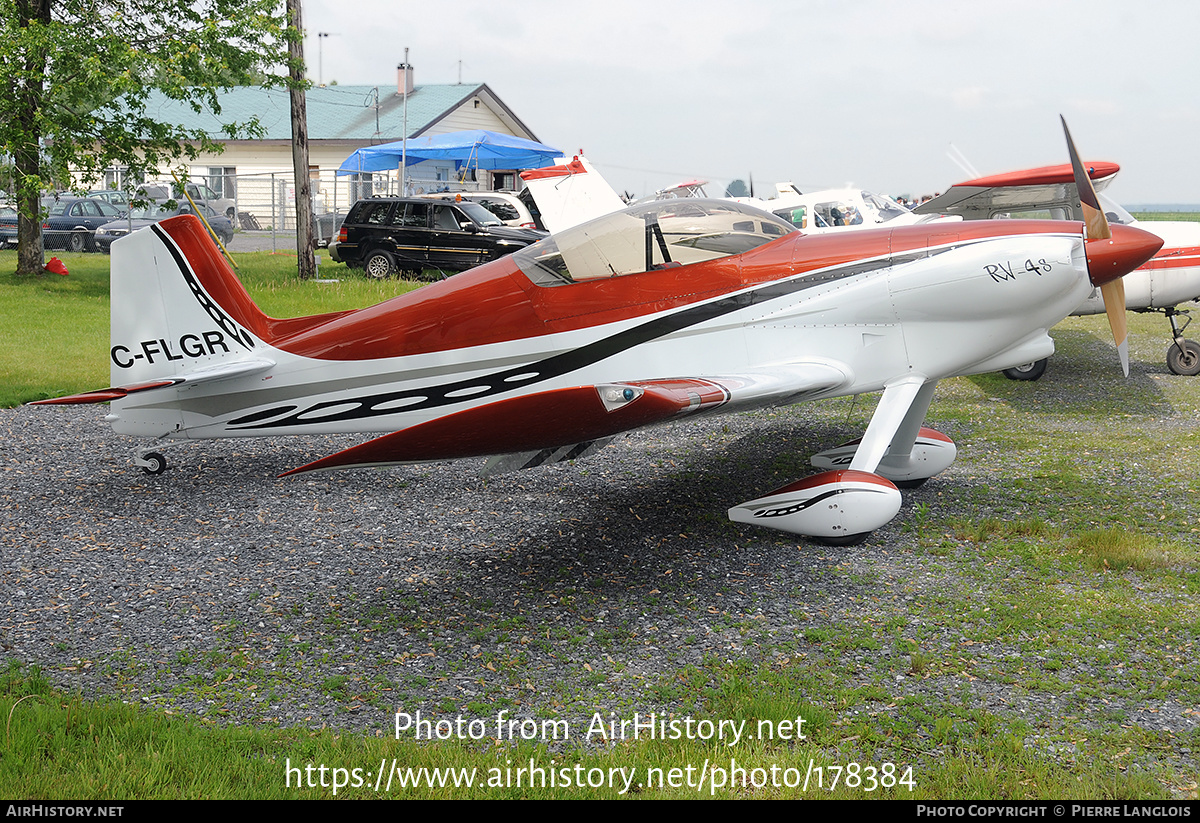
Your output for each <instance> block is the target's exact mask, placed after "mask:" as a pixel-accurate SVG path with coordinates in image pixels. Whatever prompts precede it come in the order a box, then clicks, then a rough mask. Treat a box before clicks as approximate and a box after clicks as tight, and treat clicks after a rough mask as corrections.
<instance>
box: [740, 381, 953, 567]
mask: <svg viewBox="0 0 1200 823" xmlns="http://www.w3.org/2000/svg"><path fill="white" fill-rule="evenodd" d="M934 386H935V383H934V382H933V381H928V382H927V381H925V380H924V379H923V378H920V377H916V376H914V377H910V378H906V379H904V380H899V381H896V382H895V383H893V384H891V385H889V386H888V387H887V388H885V389H884V392H883V397H882V398H880V400H879V405H878V406H877V407H876V409H875V415H874V416H873V417H872V418H871V423H870V425H869V426H867V431H866V433H865V434H863V436H862V438H861V439H860V440H856V441H854V442H853V443H848V444H845V445H843V446H839V447H838V448H836V449H829V450H828V451H824V452H821V453H820V454H818V455H815V456H814V457H813V459H812V463H813V465H814V466H816V467H817V468H823V469H827V471H824V472H821V473H820V474H817V475H814V476H812V477H808V478H805V479H804V480H800V481H797V482H795V483H791V484H789V485H787V486H784V487H783V488H780V489H776V490H775V491H773V492H771V493H770V494H768V495H766V496H764V497H760V498H758V499H756V500H750V501H747V502H745V503H742V504H740V505H737V506H734V507H733V508H732V509H730V510H729V518H730V519H731V520H734V521H736V522H739V523H753V524H755V525H760V526H768V527H770V528H774V529H779V530H781V531H786V532H791V533H793V534H801V535H804V536H806V537H811V538H813V539H815V540H817V541H818V542H822V543H827V544H832V545H848V544H853V543H857V542H859V541H861V540H863V539H865V538H866V537H867V536H868V535H869V534H870V533H871V532H873V531H874V530H875V529H877V528H879V527H880V526H883V525H884V524H885V523H887V522H888V521H889V520H891V519H892V518H893V517H895V516H896V513H897V512H898V511H899V510H900V503H901V498H900V491H899V489H897V485H898V484H905V485H910V486H911V485H919V484H920V483H922V482H924V481H925V480H926V479H928V478H930V477H932V476H933V475H935V474H937V473H938V472H940V471H942V470H943V469H945V468H946V467H948V466H949V465H950V464H951V463H953V462H954V457H955V453H956V450H955V448H954V444H953V443H952V442H951V441H950V439H949V438H948V437H946V436H945V435H942V434H939V433H938V432H935V431H933V429H926V428H923V427H922V426H921V422H922V421H923V420H924V419H925V414H926V413H927V412H928V411H929V404H930V401H931V400H932V399H933V390H934Z"/></svg>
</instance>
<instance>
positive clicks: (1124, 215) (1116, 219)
mask: <svg viewBox="0 0 1200 823" xmlns="http://www.w3.org/2000/svg"><path fill="white" fill-rule="evenodd" d="M1096 197H1097V198H1098V199H1099V200H1100V205H1101V207H1102V208H1103V209H1104V216H1105V217H1107V218H1108V222H1109V223H1123V224H1125V225H1127V226H1128V225H1129V224H1130V223H1134V222H1137V221H1136V219H1135V218H1134V216H1133V215H1132V214H1130V213H1129V212H1127V211H1125V209H1123V208H1121V206H1120V205H1118V204H1117V203H1116V202H1115V201H1113V200H1111V199H1109V198H1108V197H1106V196H1105V195H1103V194H1097V195H1096Z"/></svg>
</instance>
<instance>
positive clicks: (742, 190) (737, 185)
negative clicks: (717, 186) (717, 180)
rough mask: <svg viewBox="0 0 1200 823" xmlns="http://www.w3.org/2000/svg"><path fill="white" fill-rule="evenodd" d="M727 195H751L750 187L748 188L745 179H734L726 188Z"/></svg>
mask: <svg viewBox="0 0 1200 823" xmlns="http://www.w3.org/2000/svg"><path fill="white" fill-rule="evenodd" d="M725 196H726V197H749V196H750V189H748V188H746V181H745V180H734V181H733V182H732V183H730V184H729V188H727V189H725Z"/></svg>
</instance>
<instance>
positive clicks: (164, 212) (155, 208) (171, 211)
mask: <svg viewBox="0 0 1200 823" xmlns="http://www.w3.org/2000/svg"><path fill="white" fill-rule="evenodd" d="M178 212H179V207H178V206H176V207H174V208H167V207H166V206H163V205H161V204H159V203H150V204H149V205H146V206H143V207H141V208H138V209H132V210H130V212H129V216H130V217H131V218H133V219H134V220H161V219H162V218H164V217H171V216H173V215H175V214H177V213H178Z"/></svg>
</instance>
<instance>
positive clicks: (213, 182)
mask: <svg viewBox="0 0 1200 823" xmlns="http://www.w3.org/2000/svg"><path fill="white" fill-rule="evenodd" d="M207 182H208V187H209V188H210V189H212V190H213V191H214V192H216V195H217V197H227V198H229V199H230V200H233V199H235V198H236V197H237V168H236V167H235V166H209V167H208V180H207Z"/></svg>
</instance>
